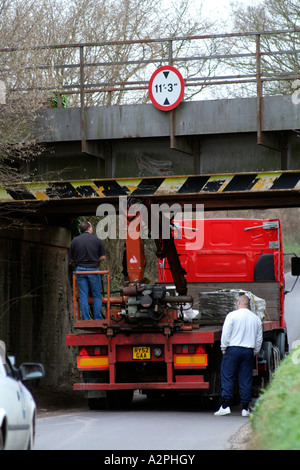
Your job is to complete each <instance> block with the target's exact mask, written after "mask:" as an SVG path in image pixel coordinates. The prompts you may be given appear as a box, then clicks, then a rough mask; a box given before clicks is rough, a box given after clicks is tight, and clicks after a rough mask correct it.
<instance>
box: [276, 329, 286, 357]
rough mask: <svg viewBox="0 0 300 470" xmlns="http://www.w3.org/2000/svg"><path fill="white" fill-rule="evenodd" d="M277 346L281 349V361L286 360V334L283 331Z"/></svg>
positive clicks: (279, 334)
mask: <svg viewBox="0 0 300 470" xmlns="http://www.w3.org/2000/svg"><path fill="white" fill-rule="evenodd" d="M275 346H276V347H277V348H278V349H279V353H280V359H281V360H282V359H284V357H285V353H286V351H285V348H286V337H285V333H284V332H283V331H281V332H280V333H278V334H277V336H276V339H275Z"/></svg>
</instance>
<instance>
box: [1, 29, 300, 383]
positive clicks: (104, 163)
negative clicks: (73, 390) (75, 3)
mask: <svg viewBox="0 0 300 470" xmlns="http://www.w3.org/2000/svg"><path fill="white" fill-rule="evenodd" d="M295 35H296V36H297V35H298V36H299V32H298V31H277V32H264V33H249V34H248V35H241V34H236V35H212V36H197V37H189V38H164V39H153V40H147V41H141V40H139V41H138V40H137V41H123V42H119V43H118V44H116V43H99V44H97V43H95V44H79V45H78V44H73V45H56V46H55V45H54V46H43V47H41V48H40V49H39V50H40V52H41V53H42V52H44V51H46V52H47V53H51V54H52V53H53V54H54V53H55V55H53V57H55V58H56V59H57V61H58V62H54V64H52V65H51V66H49V64H48V65H39V66H38V70H40V71H42V72H43V74H45V73H46V72H47V73H48V72H49V69H50V70H51V71H52V72H53V75H55V73H54V72H55V71H57V70H60V71H64V74H65V75H64V80H65V81H64V82H63V83H62V82H61V81H60V82H59V83H57V84H55V85H53V86H46V85H43V86H40V87H39V88H40V89H42V90H44V92H45V96H46V97H49V93H50V94H51V93H52V94H53V93H54V94H55V97H56V99H57V107H55V108H53V107H52V106H50V105H49V106H48V105H47V106H46V109H41V110H39V112H38V116H37V121H36V127H35V135H36V139H37V141H38V142H39V143H41V144H42V145H43V152H42V154H41V155H39V156H38V157H35V158H32V159H29V160H28V161H27V162H26V164H25V165H24V166H23V168H22V174H23V175H24V179H23V181H22V182H20V183H17V184H11V182H7V184H2V186H1V187H0V207H1V220H2V222H1V232H0V237H1V257H0V258H1V265H2V269H1V286H2V287H1V292H0V299H1V305H2V306H3V307H2V311H3V313H2V315H0V336H1V338H3V339H4V340H5V341H6V342H7V346H8V349H9V350H11V351H12V352H14V353H15V354H16V355H17V358H18V359H19V360H20V361H24V360H33V359H34V360H39V361H41V362H43V363H44V364H45V366H46V370H47V371H48V373H47V378H46V379H45V380H46V381H48V382H49V383H52V384H55V383H58V382H59V381H60V380H62V378H63V377H67V376H68V374H71V373H72V363H73V358H72V357H71V356H70V355H71V352H70V351H66V348H65V346H64V344H65V343H64V336H65V333H67V332H68V331H69V330H70V328H71V325H72V318H71V317H72V305H71V302H72V296H71V285H70V283H69V272H68V270H69V263H68V255H67V252H68V246H69V243H70V239H71V225H72V221H73V220H74V218H76V217H79V216H91V215H95V214H96V211H97V207H98V206H99V205H100V204H101V203H103V202H105V203H110V204H113V205H115V206H117V204H118V201H119V198H120V197H122V196H126V197H128V198H129V197H138V198H143V197H148V198H151V199H152V200H153V201H155V202H157V203H163V202H169V203H170V204H173V203H174V202H176V203H179V204H185V203H193V204H203V205H204V209H205V210H206V211H211V210H221V209H248V208H251V209H254V208H256V209H262V208H274V207H276V208H287V207H299V205H300V204H299V201H300V199H299V190H300V92H299V89H300V81H299V78H300V77H299V75H300V74H299V69H297V68H295V69H293V70H292V71H291V70H290V69H289V68H288V67H287V68H286V69H284V68H283V69H282V70H280V71H278V70H277V69H275V68H274V70H273V72H272V73H270V66H271V68H272V60H274V58H275V57H276V58H278V57H279V56H282V60H283V62H284V61H285V60H286V58H287V57H290V56H292V57H293V58H296V59H297V60H296V63H298V62H297V61H298V54H299V51H298V50H297V49H296V48H295V47H294V43H293V41H292V39H291V44H290V45H289V46H288V47H286V48H285V49H282V48H277V49H276V48H275V49H274V50H270V48H268V47H267V46H266V45H265V44H266V43H265V40H266V39H268V40H269V41H271V40H272V38H276V39H278V38H279V37H285V38H286V37H290V38H294V36H295ZM242 39H243V40H246V39H247V40H249V41H250V42H249V49H248V52H245V51H244V49H243V51H242V52H241V49H237V47H238V46H237V44H238V43H239V40H242ZM204 41H210V44H212V43H215V42H216V41H218V42H219V43H225V42H226V41H233V42H232V49H231V52H230V53H229V52H224V51H221V52H217V53H210V54H209V55H206V54H205V53H204V52H203V50H202V49H201V44H202V42H204ZM251 41H252V42H251ZM184 44H189V48H188V49H187V55H186V56H184V57H179V56H178V52H177V51H182V48H183V46H184ZM191 44H195V46H193V47H192V46H191ZM268 44H270V42H268ZM274 44H276V42H274ZM123 45H126V46H130V47H131V48H132V53H133V57H134V58H130V59H127V60H126V61H122V60H120V59H116V60H115V61H114V62H112V61H111V60H110V61H105V59H102V60H101V61H100V60H99V59H97V58H96V59H94V61H93V62H90V56H91V55H90V53H91V51H93V52H94V53H95V51H97V54H98V55H97V54H96V57H101V58H102V57H104V56H105V53H103V51H107V48H114V47H116V46H118V47H119V49H120V48H121V47H122V46H123ZM154 45H155V46H156V47H153V46H154ZM179 45H180V46H181V47H179ZM250 46H251V47H250ZM241 47H242V48H243V47H245V42H243V43H242V45H241ZM274 47H275V46H274ZM139 48H142V49H143V51H144V52H143V54H144V53H145V49H147V48H148V49H149V50H151V51H152V52H153V50H155V51H159V53H158V52H156V53H157V54H158V55H157V56H153V55H151V57H148V58H147V57H146V56H145V55H143V56H142V58H139V56H138V51H139ZM66 50H68V52H71V53H72V54H71V58H72V59H69V60H70V62H69V63H65V62H62V61H61V60H62V58H61V55H60V54H62V52H65V51H66ZM214 50H215V49H214ZM249 51H250V52H249ZM9 52H10V51H9V50H6V51H4V52H3V51H2V53H6V54H8V53H9ZM53 57H52V58H53ZM68 57H70V54H68ZM240 58H242V59H243V60H244V61H245V60H248V61H249V64H248V65H247V66H246V65H245V63H244V64H243V67H244V69H245V71H246V72H245V73H241V62H239V67H238V66H237V65H234V66H232V60H233V59H234V60H235V61H237V60H238V59H240ZM229 59H230V60H229ZM225 60H227V63H226V67H225V68H224V61H225ZM213 61H215V62H214V63H216V62H217V64H223V69H222V70H221V71H219V65H218V67H217V66H215V68H213V67H212V66H211V64H212V63H213ZM165 64H168V65H169V66H170V67H174V68H176V70H179V71H180V70H181V72H182V76H183V82H184V90H185V94H184V98H183V100H182V101H181V102H180V103H179V104H178V105H177V106H176V107H174V108H173V109H171V110H167V111H166V110H164V109H163V108H161V107H157V106H156V105H155V103H153V102H150V100H149V98H148V85H149V78H150V77H151V75H152V74H153V73H154V72H155V71H156V70H157V69H158V68H159V67H163V66H165ZM188 64H189V67H188ZM209 64H210V66H209ZM250 65H251V67H252V69H251V71H249V70H250ZM112 67H114V68H115V69H118V70H119V69H122V68H125V69H127V70H128V69H130V68H133V67H135V69H137V70H138V71H139V73H137V74H136V76H134V73H132V75H131V79H130V80H127V81H125V80H124V79H123V80H122V79H121V78H120V77H121V73H120V72H119V73H118V74H117V77H118V78H117V79H116V78H112V79H110V80H108V78H106V77H107V76H108V75H109V73H110V70H111V68H112ZM229 68H230V71H228V69H229ZM28 69H29V70H31V67H28ZM212 69H213V70H215V73H213V74H211V75H209V74H208V70H212ZM225 69H226V70H225ZM91 70H92V71H93V73H92V72H91ZM103 70H104V72H103ZM217 70H218V72H217ZM43 74H42V75H43ZM99 76H102V77H105V79H104V78H102V81H101V80H100V81H99V78H98V77H99ZM95 77H96V78H95ZM92 79H93V80H94V81H92ZM276 86H277V88H276ZM239 87H240V89H241V90H243V93H245V89H246V94H245V96H242V92H241V96H239V97H237V96H238V95H239V92H238V89H239ZM217 89H218V90H220V89H222V90H225V91H226V93H227V95H226V96H223V94H224V93H225V92H218V93H217V92H216V90H217ZM264 90H266V91H267V92H266V93H264ZM278 90H279V91H281V92H279V91H278ZM22 91H23V92H28V93H29V92H30V88H29V87H28V88H27V89H23V90H22ZM115 96H117V97H118V98H117V99H116V98H115ZM217 96H219V97H217ZM103 97H106V98H103ZM64 102H68V103H69V105H68V106H67V107H63V104H64ZM49 103H52V104H53V101H51V100H50V101H49V100H48V98H47V104H49ZM33 174H34V177H32V175H33ZM8 220H9V221H10V222H9V223H8ZM20 220H21V221H22V224H21V225H20V224H16V223H15V222H16V221H20ZM11 221H13V223H12V224H11ZM15 226H16V227H15ZM14 227H15V228H14Z"/></svg>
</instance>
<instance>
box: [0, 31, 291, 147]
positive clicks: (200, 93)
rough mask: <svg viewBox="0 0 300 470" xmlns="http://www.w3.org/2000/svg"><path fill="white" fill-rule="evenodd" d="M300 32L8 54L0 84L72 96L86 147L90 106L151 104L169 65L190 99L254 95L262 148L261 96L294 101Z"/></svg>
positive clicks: (0, 59) (3, 54)
mask: <svg viewBox="0 0 300 470" xmlns="http://www.w3.org/2000/svg"><path fill="white" fill-rule="evenodd" d="M299 33H300V29H294V30H277V31H263V32H248V33H232V34H209V35H199V36H181V37H170V38H158V39H144V40H142V39H138V40H127V41H106V42H94V43H79V44H59V45H45V46H37V47H34V48H28V49H18V48H2V49H0V65H1V63H2V67H1V77H0V78H2V79H4V81H5V82H6V87H7V89H9V91H10V93H13V92H19V93H24V92H28V93H29V92H31V91H34V90H39V93H40V94H43V96H44V97H47V98H48V99H49V96H51V95H52V97H53V96H54V94H56V98H57V102H56V106H57V107H62V105H63V98H65V97H69V99H70V101H69V104H68V105H69V106H79V107H80V108H81V121H82V123H83V125H82V134H83V135H82V142H83V147H85V109H86V107H89V106H99V105H112V104H133V103H146V102H149V97H148V83H149V79H150V77H151V75H152V73H153V72H154V71H155V70H156V69H157V68H158V67H159V66H161V65H166V64H169V65H173V66H175V67H176V68H178V69H179V70H180V72H181V74H182V75H183V78H184V82H185V96H184V99H185V100H192V99H198V100H202V99H207V98H208V99H209V98H218V97H223V98H224V97H225V98H229V97H231V98H232V97H238V96H256V99H257V134H258V143H263V133H262V97H263V94H264V93H267V94H275V93H276V94H283V95H284V94H285V95H287V94H289V95H292V93H293V90H292V84H293V83H296V79H299V78H300V64H299V52H300V36H299ZM11 57H15V62H13V60H11ZM17 62H18V72H15V71H14V70H13V69H14V66H13V65H14V64H16V63H17ZM19 63H20V64H19ZM21 69H22V74H21V79H20V77H18V76H17V74H18V73H20V70H21ZM16 83H17V84H18V86H16ZM217 85H218V86H220V85H223V90H224V87H225V95H224V91H223V95H221V96H220V94H218V93H217V92H216V91H215V90H216V88H215V87H216V86H217ZM219 89H220V88H219ZM226 93H227V95H226ZM52 103H53V101H52ZM171 113H172V112H171ZM171 121H172V120H171ZM173 131H174V129H173V130H172V132H173ZM170 132H171V131H170Z"/></svg>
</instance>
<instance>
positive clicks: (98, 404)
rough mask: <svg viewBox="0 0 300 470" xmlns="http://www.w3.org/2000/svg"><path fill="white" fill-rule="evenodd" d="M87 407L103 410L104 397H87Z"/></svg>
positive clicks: (104, 404) (104, 405)
mask: <svg viewBox="0 0 300 470" xmlns="http://www.w3.org/2000/svg"><path fill="white" fill-rule="evenodd" d="M88 407H89V409H90V410H104V409H105V407H106V403H105V398H88Z"/></svg>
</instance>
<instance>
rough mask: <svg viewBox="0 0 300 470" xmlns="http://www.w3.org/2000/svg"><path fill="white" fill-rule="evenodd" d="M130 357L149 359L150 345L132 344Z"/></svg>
mask: <svg viewBox="0 0 300 470" xmlns="http://www.w3.org/2000/svg"><path fill="white" fill-rule="evenodd" d="M132 358H133V359H138V360H141V359H142V360H143V359H151V350H150V346H133V348H132Z"/></svg>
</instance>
